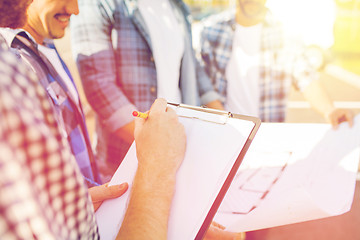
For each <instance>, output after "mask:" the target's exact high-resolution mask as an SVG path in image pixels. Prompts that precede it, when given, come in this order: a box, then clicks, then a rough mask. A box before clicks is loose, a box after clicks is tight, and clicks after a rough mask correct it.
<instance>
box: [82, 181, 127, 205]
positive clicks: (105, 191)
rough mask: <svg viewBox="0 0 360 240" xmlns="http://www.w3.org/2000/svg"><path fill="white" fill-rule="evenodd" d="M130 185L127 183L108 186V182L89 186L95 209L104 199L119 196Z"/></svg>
mask: <svg viewBox="0 0 360 240" xmlns="http://www.w3.org/2000/svg"><path fill="white" fill-rule="evenodd" d="M128 187H129V185H128V184H127V183H122V184H120V185H113V186H108V184H107V183H106V184H104V185H101V186H97V187H92V188H89V194H90V196H91V200H92V203H93V205H94V209H95V211H96V210H97V209H98V208H99V207H100V205H101V204H102V203H103V201H105V200H108V199H112V198H117V197H120V196H121V195H123V194H124V193H125V192H126V190H127V189H128Z"/></svg>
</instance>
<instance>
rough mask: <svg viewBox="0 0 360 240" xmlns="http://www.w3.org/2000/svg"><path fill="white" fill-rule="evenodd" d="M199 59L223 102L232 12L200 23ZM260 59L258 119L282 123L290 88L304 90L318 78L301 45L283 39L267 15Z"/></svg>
mask: <svg viewBox="0 0 360 240" xmlns="http://www.w3.org/2000/svg"><path fill="white" fill-rule="evenodd" d="M202 24H204V28H203V30H202V33H201V58H202V64H203V65H204V68H205V71H206V73H207V74H208V76H209V77H210V78H211V81H212V83H213V85H214V87H215V89H216V90H217V91H218V92H219V93H220V95H221V96H222V100H223V101H225V99H226V88H227V80H226V75H225V70H226V67H227V64H228V62H229V60H230V57H231V52H232V42H233V36H234V30H235V24H236V21H235V12H234V11H227V12H223V13H220V14H218V15H216V16H211V17H210V18H209V19H206V20H204V22H203V23H202ZM261 34H262V36H261V37H262V40H261V48H260V49H261V54H260V55H261V58H260V64H261V65H260V66H259V69H260V74H259V76H260V81H259V84H260V85H259V89H260V94H259V96H260V99H259V102H260V109H259V113H260V116H259V117H260V118H261V120H262V121H264V122H283V121H284V120H285V113H286V103H287V100H288V93H289V92H290V86H291V84H293V85H294V86H295V88H297V89H299V90H303V89H304V88H305V87H306V86H307V85H308V84H309V83H310V82H311V81H313V80H314V79H317V78H318V74H317V72H316V71H315V70H314V69H313V68H312V67H311V66H310V64H309V63H308V61H307V59H306V58H305V57H304V55H303V50H304V48H303V47H304V46H303V45H302V44H301V43H299V42H298V41H291V40H292V39H286V38H285V37H284V34H283V31H282V27H281V25H280V24H279V23H278V22H277V21H276V20H275V19H274V18H273V16H272V15H271V14H270V13H268V14H267V16H266V18H265V20H264V21H263V28H262V33H261Z"/></svg>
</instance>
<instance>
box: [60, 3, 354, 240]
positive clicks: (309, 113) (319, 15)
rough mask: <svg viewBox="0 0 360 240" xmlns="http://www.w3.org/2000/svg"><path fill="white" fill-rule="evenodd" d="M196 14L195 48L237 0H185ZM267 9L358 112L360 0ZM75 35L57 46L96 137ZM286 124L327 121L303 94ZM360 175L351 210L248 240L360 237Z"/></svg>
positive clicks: (294, 98) (295, 95)
mask: <svg viewBox="0 0 360 240" xmlns="http://www.w3.org/2000/svg"><path fill="white" fill-rule="evenodd" d="M184 1H185V2H186V3H187V4H188V5H189V7H190V9H191V13H192V17H193V21H194V24H193V29H194V33H193V34H194V46H195V47H197V42H198V39H199V36H198V34H199V31H200V30H201V24H199V22H200V21H201V20H202V19H204V18H206V17H208V16H210V15H212V14H216V13H218V12H220V11H224V10H227V9H231V8H234V7H235V0H184ZM267 5H268V7H269V9H270V10H271V11H272V12H273V13H275V14H276V15H277V16H278V17H279V19H280V20H281V21H282V22H283V24H284V27H285V30H286V31H287V33H288V34H289V35H293V36H294V37H299V38H301V39H302V40H303V41H304V42H305V43H306V44H307V45H308V47H309V49H312V52H313V53H314V54H313V57H314V61H315V62H319V68H320V69H319V70H320V71H321V79H320V80H321V83H322V85H323V86H324V87H325V89H326V91H327V92H328V93H329V95H330V96H331V98H332V99H333V100H334V101H335V105H336V106H337V107H341V108H348V109H352V110H353V111H354V112H355V113H359V112H360V0H268V1H267ZM70 39H71V33H70V31H67V32H66V35H65V37H64V38H62V39H60V40H56V42H55V44H56V45H57V48H58V50H59V52H60V54H61V55H62V57H63V59H64V61H65V62H66V63H67V64H68V66H69V68H70V71H71V72H72V74H73V76H74V79H75V82H76V84H77V88H78V90H79V93H80V97H81V99H82V101H83V103H84V109H85V112H86V120H87V125H88V127H89V130H90V135H91V136H92V135H93V129H94V113H93V111H92V110H91V108H90V107H89V105H88V104H87V101H86V98H85V97H84V94H83V90H82V86H81V81H80V78H79V74H78V72H77V68H76V65H75V62H74V59H73V58H72V53H71V41H70ZM286 122H312V123H324V122H325V120H324V119H323V117H322V116H321V115H320V114H318V113H317V112H315V111H314V110H312V109H311V108H310V106H309V104H308V103H307V102H306V101H305V100H304V98H303V97H302V95H301V94H300V93H299V92H296V91H295V90H294V89H293V90H292V91H291V94H290V101H289V103H288V115H287V119H286ZM359 180H360V178H359V175H358V181H357V184H356V192H355V197H354V202H353V207H352V209H351V211H350V212H348V213H346V214H344V215H341V216H337V217H332V218H328V219H322V220H316V221H309V222H306V223H299V224H291V225H287V226H283V227H277V228H271V229H265V230H261V231H254V232H250V233H248V240H257V239H267V240H285V239H286V240H288V239H291V240H297V239H299V240H300V239H301V240H303V239H306V240H319V239H326V240H335V239H336V240H343V239H347V240H359V239H360V228H359V224H360V181H359Z"/></svg>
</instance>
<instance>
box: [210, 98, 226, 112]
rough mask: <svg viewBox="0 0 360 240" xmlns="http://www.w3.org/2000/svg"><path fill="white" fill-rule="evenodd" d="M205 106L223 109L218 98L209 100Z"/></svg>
mask: <svg viewBox="0 0 360 240" xmlns="http://www.w3.org/2000/svg"><path fill="white" fill-rule="evenodd" d="M206 107H208V108H213V109H218V110H224V105H223V104H222V103H221V102H220V100H215V101H212V102H209V103H207V104H206Z"/></svg>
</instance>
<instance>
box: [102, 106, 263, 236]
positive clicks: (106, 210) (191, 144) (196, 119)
mask: <svg viewBox="0 0 360 240" xmlns="http://www.w3.org/2000/svg"><path fill="white" fill-rule="evenodd" d="M168 107H171V108H173V109H174V110H175V111H176V113H177V114H178V116H179V121H180V122H181V123H182V124H183V125H184V127H185V131H186V135H187V149H186V153H185V158H184V161H183V163H182V165H181V166H180V168H179V170H178V172H177V181H176V187H175V189H176V190H175V195H174V198H173V202H172V206H171V211H170V216H169V223H168V239H172V240H173V239H179V240H180V239H181V240H183V239H185V240H186V239H196V240H198V239H202V238H203V237H204V235H205V233H206V231H207V229H208V228H209V226H210V224H211V222H212V219H213V217H214V216H215V214H216V212H217V210H218V208H219V206H220V204H221V201H222V200H223V198H224V196H225V194H226V191H227V190H228V188H229V187H230V184H231V182H232V180H233V178H234V177H235V175H236V172H237V170H238V168H239V166H240V164H241V162H242V160H243V158H244V156H245V154H246V152H247V150H248V148H249V146H250V144H251V142H252V140H253V139H254V137H255V135H256V132H257V130H258V129H259V127H260V123H261V121H260V119H259V118H256V117H251V116H245V115H240V114H234V113H231V112H226V111H220V110H215V109H210V108H204V107H196V106H190V105H185V104H174V103H168ZM136 169H137V159H136V149H135V144H134V143H133V144H132V146H131V147H130V149H129V151H128V153H127V154H126V156H125V158H124V160H123V161H122V163H121V164H120V166H119V168H118V169H117V171H116V172H115V174H114V176H113V178H112V179H111V181H110V183H109V184H110V185H114V184H119V183H122V182H128V183H129V190H128V191H127V192H126V193H125V194H124V195H123V196H121V197H120V198H117V199H112V200H108V201H106V202H104V203H103V204H102V205H101V207H100V208H99V209H98V210H97V212H96V213H95V214H96V219H97V223H98V226H99V232H100V237H101V239H105V240H107V239H109V240H112V239H115V237H116V235H117V233H118V230H119V229H120V226H121V223H122V220H123V217H124V215H125V212H126V206H127V201H128V199H129V198H130V192H131V191H130V188H131V186H132V180H133V178H134V176H135V173H136ZM114 212H116V213H117V214H116V216H115V214H114ZM220 224H221V223H220Z"/></svg>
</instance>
